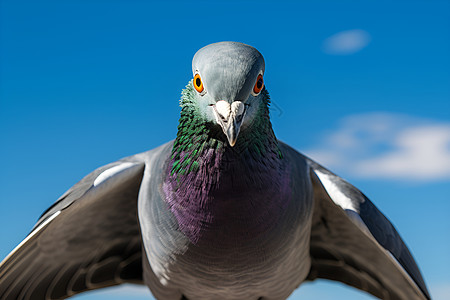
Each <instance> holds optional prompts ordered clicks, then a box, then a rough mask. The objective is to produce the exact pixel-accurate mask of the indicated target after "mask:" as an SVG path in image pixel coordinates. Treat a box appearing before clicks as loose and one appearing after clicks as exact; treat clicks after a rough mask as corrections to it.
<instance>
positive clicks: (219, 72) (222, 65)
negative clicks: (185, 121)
mask: <svg viewBox="0 0 450 300" xmlns="http://www.w3.org/2000/svg"><path fill="white" fill-rule="evenodd" d="M264 67H265V65H264V58H263V57H262V55H261V53H259V51H258V50H256V49H255V48H253V47H251V46H248V45H245V44H242V43H236V42H220V43H215V44H211V45H208V46H205V47H203V48H201V49H200V50H199V51H198V52H197V53H196V54H195V56H194V58H193V60H192V73H193V77H194V78H193V80H192V83H191V84H192V86H193V87H194V90H195V92H194V93H193V95H192V96H193V98H194V99H193V100H194V102H195V104H196V105H197V108H198V112H199V113H200V116H201V117H202V118H203V119H204V120H205V121H206V122H209V123H210V124H211V123H212V124H215V125H216V126H220V128H221V129H222V131H223V133H224V134H225V136H226V138H227V140H228V143H229V145H230V146H234V145H235V144H236V141H237V139H238V135H239V132H240V131H241V130H245V129H246V128H248V127H250V125H251V124H252V123H253V122H254V119H255V117H256V115H257V114H258V110H259V107H260V106H261V104H263V103H264V101H263V93H262V91H263V89H264V81H263V76H264Z"/></svg>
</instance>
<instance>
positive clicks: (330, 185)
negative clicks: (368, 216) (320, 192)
mask: <svg viewBox="0 0 450 300" xmlns="http://www.w3.org/2000/svg"><path fill="white" fill-rule="evenodd" d="M314 171H315V172H316V174H317V176H318V177H319V179H320V181H321V182H322V184H323V186H324V187H325V190H326V191H327V193H328V195H330V198H331V199H332V200H333V201H334V202H335V203H336V204H337V205H339V206H340V207H342V208H343V209H345V210H347V209H349V210H352V211H354V212H356V213H358V214H359V211H358V210H357V209H356V208H355V206H354V205H353V203H352V200H351V199H350V198H349V197H347V195H345V194H344V193H342V191H341V190H340V189H339V187H338V186H337V185H336V184H335V183H334V182H333V181H331V180H330V177H331V176H330V175H328V174H325V173H322V172H320V171H319V170H314Z"/></svg>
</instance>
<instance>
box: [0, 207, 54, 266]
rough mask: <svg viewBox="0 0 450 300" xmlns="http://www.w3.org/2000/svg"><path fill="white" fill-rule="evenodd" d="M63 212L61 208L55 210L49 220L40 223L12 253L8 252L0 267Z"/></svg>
mask: <svg viewBox="0 0 450 300" xmlns="http://www.w3.org/2000/svg"><path fill="white" fill-rule="evenodd" d="M60 213H61V211H60V210H58V211H57V212H55V213H54V214H53V215H51V216H50V217H48V218H47V220H45V221H44V222H42V224H41V225H39V226H38V227H37V228H36V229H35V230H33V231H32V232H31V233H30V234H29V235H28V236H27V237H26V238H25V239H24V240H23V241H22V242H21V243H20V244H19V245H17V247H16V248H14V250H13V251H11V253H9V254H8V256H7V257H5V259H4V260H3V261H2V262H1V263H0V268H1V267H2V265H3V263H5V262H7V261H8V259H10V257H11V256H13V255H14V253H16V252H17V250H19V249H20V247H22V246H23V245H24V244H25V243H26V242H28V241H29V240H30V239H31V238H32V237H34V236H35V235H36V234H37V233H38V232H40V231H41V230H42V229H44V227H45V226H47V225H48V224H49V223H50V222H51V221H53V219H55V218H56V217H57V216H58V215H59V214H60Z"/></svg>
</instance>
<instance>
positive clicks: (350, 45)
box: [322, 29, 371, 55]
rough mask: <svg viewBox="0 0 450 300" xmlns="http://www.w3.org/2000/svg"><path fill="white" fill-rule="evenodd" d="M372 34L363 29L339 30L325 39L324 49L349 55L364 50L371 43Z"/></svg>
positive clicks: (332, 52) (328, 52) (326, 51)
mask: <svg viewBox="0 0 450 300" xmlns="http://www.w3.org/2000/svg"><path fill="white" fill-rule="evenodd" d="M370 40H371V38H370V34H369V33H368V32H367V31H364V30H362V29H353V30H346V31H341V32H338V33H336V34H334V35H332V36H330V37H328V38H327V39H325V40H324V41H323V45H322V49H323V51H324V52H325V53H327V54H334V55H348V54H353V53H356V52H358V51H360V50H362V49H363V48H364V47H366V46H367V45H368V44H369V43H370Z"/></svg>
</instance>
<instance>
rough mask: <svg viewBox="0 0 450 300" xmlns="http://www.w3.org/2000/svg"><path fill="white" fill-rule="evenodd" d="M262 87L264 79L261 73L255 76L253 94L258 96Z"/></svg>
mask: <svg viewBox="0 0 450 300" xmlns="http://www.w3.org/2000/svg"><path fill="white" fill-rule="evenodd" d="M263 87H264V79H263V77H262V74H259V75H258V78H256V83H255V86H254V87H253V93H252V94H253V96H258V94H259V93H260V92H261V90H262V89H263Z"/></svg>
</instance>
